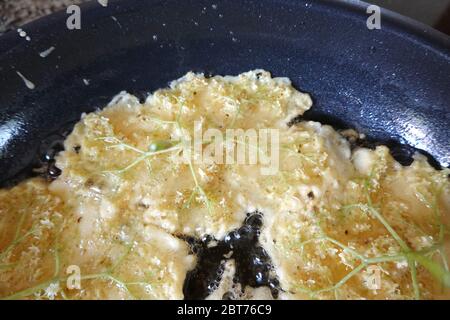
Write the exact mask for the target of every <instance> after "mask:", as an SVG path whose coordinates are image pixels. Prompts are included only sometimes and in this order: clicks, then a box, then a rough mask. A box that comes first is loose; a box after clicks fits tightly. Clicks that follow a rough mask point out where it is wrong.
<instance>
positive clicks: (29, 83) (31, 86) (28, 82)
mask: <svg viewBox="0 0 450 320" xmlns="http://www.w3.org/2000/svg"><path fill="white" fill-rule="evenodd" d="M16 73H17V75H18V76H19V77H20V78H21V79H22V80H23V82H24V83H25V85H26V86H27V88H28V89H30V90H33V89H34V88H36V86H35V85H34V83H33V82H31V81H30V80H28V79H27V78H25V76H24V75H23V74H22V73H20V72H19V71H16Z"/></svg>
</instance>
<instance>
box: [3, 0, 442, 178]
mask: <svg viewBox="0 0 450 320" xmlns="http://www.w3.org/2000/svg"><path fill="white" fill-rule="evenodd" d="M367 6H368V4H367V3H364V2H360V1H326V0H316V1H311V0H310V1H306V0H277V1H276V0H241V1H229V0H214V1H206V0H195V1H194V0H167V1H156V0H148V1H139V0H128V1H119V0H117V1H114V0H110V1H109V5H108V7H106V8H105V7H103V6H101V5H99V4H98V3H97V2H96V1H95V2H90V3H88V4H86V5H83V6H81V29H80V30H69V29H68V28H67V27H66V19H67V17H68V14H67V13H66V12H60V13H57V14H54V15H51V16H48V17H45V18H43V19H40V20H38V21H36V22H33V23H30V24H28V25H26V26H25V27H23V28H22V29H23V30H24V31H25V32H26V33H27V35H28V36H29V37H30V41H27V40H26V38H25V37H21V36H20V34H19V33H18V32H15V31H11V32H9V33H7V34H5V35H3V36H1V37H0V173H1V174H0V182H1V183H2V184H3V185H4V184H5V183H6V182H8V181H13V180H18V179H19V180H20V179H21V178H23V177H24V176H26V175H27V174H28V173H29V170H30V168H31V167H32V166H34V165H35V164H36V161H37V160H36V158H37V156H38V158H39V157H42V150H43V149H46V148H47V147H48V145H51V144H54V143H55V141H57V138H58V137H61V136H64V134H66V133H67V132H68V131H70V129H71V126H72V125H73V124H74V122H76V121H77V120H78V119H79V118H80V115H81V113H82V112H89V111H93V110H95V109H97V108H101V107H102V106H104V105H105V104H106V103H107V102H108V101H109V100H110V99H111V98H112V97H113V96H114V95H115V94H117V93H118V92H120V91H122V90H126V91H129V92H131V93H134V94H137V95H138V96H139V97H141V98H143V97H145V95H146V94H147V93H148V92H151V91H153V90H155V89H157V88H160V87H164V86H166V85H167V83H168V81H170V80H173V79H176V78H178V77H180V76H182V75H183V74H185V73H186V72H188V71H190V70H193V71H196V72H204V73H206V74H221V75H225V74H238V73H241V72H244V71H248V70H251V69H255V68H264V69H267V70H269V71H271V72H272V74H273V75H275V76H286V77H289V78H291V80H292V81H293V84H294V86H295V87H297V88H298V89H300V90H302V91H305V92H309V93H311V95H312V97H313V99H314V107H313V109H312V110H311V111H310V112H308V113H307V114H306V115H305V117H304V118H306V119H313V120H320V121H322V122H324V123H330V124H333V125H334V126H335V127H338V128H355V129H356V130H358V131H359V132H361V133H364V134H365V135H366V136H367V137H368V139H369V141H375V142H376V143H387V144H389V145H392V146H397V147H399V150H400V153H402V154H403V155H405V154H406V158H409V156H410V155H411V150H410V148H408V147H406V146H405V145H409V146H412V147H414V148H416V149H419V150H422V151H423V152H424V153H426V154H429V155H431V156H432V157H434V159H435V160H436V163H435V165H438V164H440V165H441V166H449V165H450V131H449V128H450V97H449V89H450V41H449V38H448V37H447V36H445V35H444V34H441V33H439V32H437V31H435V30H433V29H431V28H429V27H427V26H425V25H422V24H419V23H417V22H414V21H412V20H410V19H407V18H405V17H402V16H399V15H397V14H394V13H392V12H389V11H386V10H384V11H382V15H381V29H380V30H369V29H368V28H367V26H366V20H367V18H368V14H366V9H367ZM51 47H54V50H53V51H52V52H51V53H50V54H49V55H48V56H47V57H45V58H43V57H41V56H40V55H39V53H41V52H44V51H46V50H47V49H49V48H51ZM18 72H19V73H20V74H22V75H23V76H24V77H25V78H26V79H28V80H29V81H31V82H32V83H33V84H34V85H35V88H34V89H29V88H28V87H27V86H26V84H25V82H24V80H23V79H22V78H21V77H20V76H19V74H18ZM28 84H29V85H30V83H28ZM56 149H57V148H56ZM45 156H47V157H49V156H48V155H45ZM403 160H404V159H403ZM407 161H408V159H406V162H407ZM409 161H410V160H409Z"/></svg>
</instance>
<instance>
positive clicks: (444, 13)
mask: <svg viewBox="0 0 450 320" xmlns="http://www.w3.org/2000/svg"><path fill="white" fill-rule="evenodd" d="M87 1H89V0H0V33H2V32H6V31H8V30H12V29H15V28H18V27H20V26H21V25H23V24H25V23H27V22H30V21H32V20H35V19H36V18H39V17H41V16H44V15H47V14H50V13H52V12H55V11H58V10H61V9H64V8H67V7H68V6H69V5H71V4H79V3H82V2H87ZM123 1H126V0H123ZM311 2H314V0H311ZM367 2H370V3H373V4H377V5H380V6H383V7H385V8H388V9H390V10H393V11H396V12H399V13H401V14H403V15H406V16H409V17H411V18H413V19H416V20H418V21H421V22H423V23H426V24H428V25H430V26H432V27H434V28H436V29H438V30H440V31H442V32H444V33H446V34H448V35H450V0H367Z"/></svg>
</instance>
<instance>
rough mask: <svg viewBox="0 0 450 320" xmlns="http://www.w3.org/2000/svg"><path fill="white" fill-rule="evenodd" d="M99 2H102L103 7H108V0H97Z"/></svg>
mask: <svg viewBox="0 0 450 320" xmlns="http://www.w3.org/2000/svg"><path fill="white" fill-rule="evenodd" d="M97 1H98V3H100V4H101V5H102V6H103V7H107V6H108V0H97Z"/></svg>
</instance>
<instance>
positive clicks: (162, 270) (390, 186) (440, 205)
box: [0, 70, 450, 299]
mask: <svg viewBox="0 0 450 320" xmlns="http://www.w3.org/2000/svg"><path fill="white" fill-rule="evenodd" d="M311 106H312V101H311V99H310V97H309V95H307V94H304V93H301V92H299V91H297V90H295V89H294V88H293V87H292V86H291V83H290V81H289V80H288V79H286V78H272V77H271V75H270V74H269V73H268V72H266V71H263V70H255V71H251V72H247V73H243V74H241V75H239V76H236V77H230V76H226V77H220V76H216V77H212V78H205V77H204V76H203V75H202V74H194V73H188V74H187V75H186V76H184V77H183V78H181V79H179V80H176V81H174V82H173V83H172V84H171V85H170V88H167V89H162V90H158V91H156V92H155V93H153V94H152V95H150V96H149V97H148V99H147V100H146V101H145V102H144V103H142V104H141V103H140V102H139V101H138V99H137V98H136V97H134V96H132V95H129V94H127V93H121V94H120V95H118V96H117V97H116V98H114V100H113V101H112V102H111V103H110V104H109V105H108V106H107V107H106V108H105V109H103V110H101V111H98V112H94V113H90V114H86V115H83V116H82V119H81V120H80V122H79V123H78V124H77V125H76V126H75V128H74V130H73V132H72V133H71V134H70V135H69V137H68V138H67V139H66V141H65V151H63V152H61V154H60V155H59V156H58V157H57V162H56V165H57V167H58V168H60V169H61V170H62V174H61V176H60V177H58V178H57V179H56V180H55V181H53V182H52V183H50V184H49V183H47V182H46V181H43V180H42V179H31V180H28V181H25V182H23V183H21V184H20V185H18V186H16V187H14V188H12V189H10V190H1V191H0V230H1V235H0V237H1V238H0V252H1V253H0V279H1V280H2V281H1V282H0V297H5V298H47V299H53V298H75V299H98V298H99V299H115V298H119V299H132V298H143V299H180V298H183V293H182V288H183V282H184V279H185V276H186V273H187V272H188V271H189V270H191V269H192V268H193V267H194V266H195V260H196V259H195V257H194V256H193V255H192V254H190V252H189V248H188V247H187V245H186V244H185V242H183V241H182V240H180V238H181V236H186V235H188V236H195V237H202V236H205V235H210V236H213V237H214V238H216V239H222V238H223V237H224V236H225V235H226V234H227V233H228V232H230V231H231V230H233V229H236V228H238V227H239V226H240V225H241V224H242V222H243V220H244V219H245V215H246V213H248V212H253V211H255V210H258V211H260V212H262V214H263V216H264V225H263V228H262V231H261V236H260V242H261V245H262V246H263V247H264V249H265V250H266V251H267V252H268V254H269V256H270V257H271V259H272V263H273V265H274V272H275V274H276V275H277V277H278V278H279V280H280V289H281V292H280V297H281V298H283V299H310V298H314V299H315V298H319V299H330V298H333V299H334V298H337V299H412V298H427V299H439V298H449V297H450V296H449V292H448V289H445V288H444V285H443V284H442V283H441V282H440V281H439V280H438V278H439V275H442V274H443V273H444V274H445V272H447V271H446V269H448V266H447V262H446V261H447V258H448V256H449V242H448V222H449V221H448V219H449V215H450V213H449V211H450V183H449V180H448V174H449V170H442V171H436V170H435V169H433V168H432V167H430V166H429V165H428V163H427V161H426V160H425V159H424V158H422V157H420V156H417V157H416V159H415V161H414V163H413V164H412V165H411V166H409V167H403V166H401V165H400V164H398V163H397V162H396V161H395V160H394V159H393V158H392V157H391V156H390V155H389V151H388V149H387V148H386V147H378V148H377V149H375V150H369V149H364V148H360V149H357V150H355V151H352V150H351V149H350V146H349V143H348V142H347V140H346V139H345V138H344V137H343V136H342V135H340V134H339V133H338V132H336V131H335V130H334V129H333V128H331V127H330V126H326V125H321V124H320V123H317V122H310V121H303V122H299V123H297V124H295V125H292V126H288V123H289V122H290V121H291V120H292V119H294V118H295V117H296V116H298V115H301V114H303V113H304V112H305V111H306V110H308V109H309V108H310V107H311ZM199 123H200V124H201V126H202V127H203V130H206V129H208V128H214V129H217V130H219V131H220V132H222V133H225V131H226V129H230V128H235V129H238V128H239V129H243V130H247V129H256V130H258V129H267V128H271V129H276V130H277V132H279V159H280V163H279V167H278V168H277V169H278V170H276V172H274V174H271V175H264V174H262V173H261V166H262V165H261V164H259V163H258V164H256V165H255V164H239V165H238V164H233V165H230V164H222V163H204V162H197V161H195V159H196V157H199V155H198V154H196V153H195V150H193V151H192V150H191V149H189V150H191V152H192V157H191V158H190V159H191V160H190V161H188V162H186V161H180V160H181V158H182V157H183V153H184V152H185V151H186V149H188V148H189V146H190V145H189V142H190V138H191V137H192V136H194V131H195V129H196V126H199ZM208 143H210V142H205V144H208ZM236 144H237V142H236ZM70 266H76V267H78V268H79V270H80V275H81V286H80V288H78V289H77V288H75V289H68V288H67V283H68V281H69V282H70V281H72V280H73V278H72V277H71V275H72V273H67V268H68V267H70ZM234 268H235V266H234V263H233V262H228V263H227V270H228V271H227V273H226V275H225V276H224V277H223V279H222V282H221V285H220V286H219V288H218V289H217V290H216V292H214V293H212V294H211V296H210V297H209V298H221V297H223V296H224V294H225V293H226V292H228V291H230V290H231V289H230V288H232V290H231V291H233V290H235V288H236V287H238V288H240V287H239V285H238V284H233V283H232V280H231V278H232V275H233V274H234ZM30 270H31V272H30ZM70 270H72V269H70ZM436 270H438V271H439V272H440V273H439V272H436ZM438 273H439V274H438ZM241 289H242V290H241V291H244V293H243V294H238V293H236V292H235V293H236V294H235V296H236V297H241V298H251V297H266V296H268V294H269V291H268V289H267V288H259V289H257V290H256V291H255V290H252V289H251V288H241Z"/></svg>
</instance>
